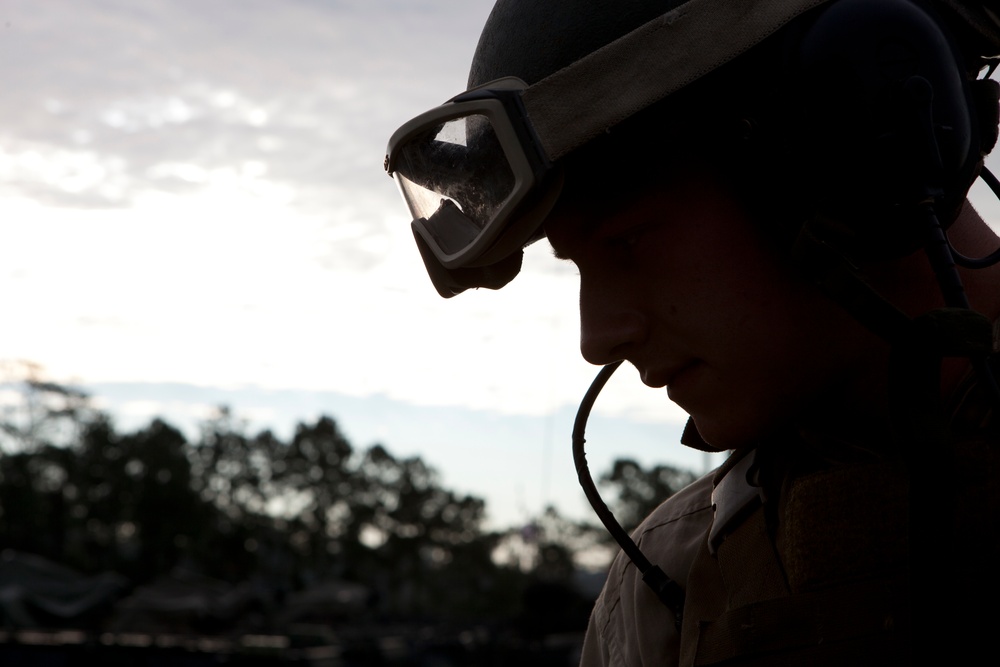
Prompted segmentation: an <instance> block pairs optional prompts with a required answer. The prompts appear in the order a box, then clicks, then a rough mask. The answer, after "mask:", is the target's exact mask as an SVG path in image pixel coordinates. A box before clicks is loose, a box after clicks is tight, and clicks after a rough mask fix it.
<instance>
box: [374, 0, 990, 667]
mask: <svg viewBox="0 0 1000 667" xmlns="http://www.w3.org/2000/svg"><path fill="white" fill-rule="evenodd" d="M986 4H987V3H982V4H980V3H976V2H961V1H959V0H939V1H937V2H915V1H911V0H877V1H876V0H830V1H829V2H823V1H821V0H781V1H778V0H774V1H770V2H769V1H766V0H739V1H737V0H688V1H686V2H677V1H676V0H674V1H669V0H668V1H665V2H655V1H653V0H641V1H635V2H627V3H621V2H609V1H598V0H590V1H587V2H579V1H578V2H569V1H568V0H558V1H556V0H550V1H548V2H534V1H531V0H500V1H499V2H498V3H497V5H496V6H495V8H494V10H493V13H492V14H491V16H490V18H489V20H488V22H487V24H486V27H485V29H484V31H483V34H482V37H481V39H480V42H479V47H478V49H477V51H476V54H475V57H474V60H473V63H472V69H471V74H470V78H469V90H468V91H467V92H466V93H463V94H461V95H459V96H457V97H455V98H453V99H452V100H450V101H449V102H448V103H446V104H445V105H442V106H441V107H439V108H437V109H434V110H431V111H429V112H427V113H425V114H423V115H421V116H418V117H417V118H415V119H414V120H412V121H410V122H409V123H407V124H406V125H404V126H403V127H402V128H400V130H399V131H397V133H396V134H395V135H393V137H392V139H391V140H390V144H389V152H388V155H387V157H386V169H387V171H389V173H390V174H392V175H393V176H394V177H395V178H396V180H397V182H398V183H399V185H400V188H401V190H402V192H403V194H404V197H405V199H406V200H407V203H408V205H409V207H410V210H411V212H412V213H413V217H414V221H413V229H414V236H415V238H416V241H417V245H418V247H419V249H420V252H421V254H422V256H423V258H424V261H425V265H426V266H427V269H428V273H429V274H430V276H431V279H432V281H433V283H434V285H435V287H436V288H437V290H438V291H439V292H440V293H441V294H442V296H445V297H451V296H454V295H456V294H458V293H460V292H462V291H464V290H465V289H468V288H471V287H487V288H493V289H498V288H500V287H502V286H503V285H505V284H506V283H507V282H508V281H510V280H511V279H512V278H513V277H514V276H515V275H516V274H517V272H518V270H519V268H520V260H521V250H522V248H523V247H524V246H525V245H527V244H529V243H532V242H534V241H536V240H539V239H540V238H542V237H545V238H547V239H548V241H549V243H550V244H551V245H552V247H553V250H554V252H555V253H556V256H557V257H560V258H563V259H566V260H568V261H571V262H573V263H574V264H575V265H576V266H577V268H578V269H579V272H580V317H581V349H582V352H583V356H584V357H585V358H586V359H587V360H588V361H590V362H592V363H594V364H599V365H605V364H612V363H616V362H620V361H622V360H625V361H628V362H629V363H631V364H633V365H634V366H636V368H637V369H638V370H639V372H640V375H641V377H642V380H643V382H644V383H646V384H647V385H649V386H651V387H659V388H663V387H665V388H666V390H667V393H668V395H669V397H670V398H671V399H672V400H673V401H675V402H676V403H677V404H678V405H680V406H681V407H682V408H684V409H685V410H686V411H687V412H688V413H689V414H690V416H691V420H690V421H689V424H688V427H687V429H686V430H685V434H684V437H683V442H684V444H686V445H689V446H692V447H697V448H700V449H705V450H710V451H724V450H731V451H732V454H731V455H730V457H729V458H728V460H727V461H726V463H725V464H723V466H721V467H720V469H719V470H717V471H715V472H714V473H713V474H710V475H708V476H706V477H705V478H703V479H701V480H699V481H698V482H695V483H694V484H693V485H691V486H690V487H688V488H686V489H684V490H683V491H681V492H680V493H678V494H677V495H675V496H674V497H672V498H670V499H669V500H668V501H666V502H665V503H664V504H663V505H662V506H661V507H660V508H659V509H657V510H656V511H655V512H654V513H653V514H652V515H651V516H650V517H649V518H647V519H646V521H645V522H644V523H643V524H642V525H641V526H640V527H639V528H638V529H637V531H636V532H635V534H634V536H633V537H634V540H635V543H636V544H637V545H638V547H637V550H638V549H641V554H644V555H645V557H647V558H648V559H649V561H651V562H652V563H655V564H656V565H657V566H658V567H659V570H658V571H662V572H663V573H665V577H664V578H660V579H658V580H657V579H656V578H655V577H645V578H646V579H650V580H651V581H652V583H651V585H650V586H649V587H647V586H646V584H645V583H643V579H644V575H645V574H646V570H647V569H648V568H646V567H645V566H643V565H638V564H637V563H634V562H633V561H632V560H630V557H629V555H628V554H627V553H623V554H622V555H619V557H618V558H617V559H616V561H615V563H614V564H613V566H612V568H611V571H610V573H609V577H608V581H607V583H606V585H605V588H604V591H603V592H602V594H601V597H600V598H599V599H598V601H597V604H596V606H595V609H594V612H593V615H592V617H591V622H590V627H589V629H588V632H587V637H586V644H585V648H584V655H583V664H585V665H675V664H684V665H693V664H698V665H710V664H726V665H730V664H733V665H736V664H740V665H742V664H747V665H750V664H753V665H757V664H760V665H771V664H781V665H788V664H810V665H814V664H831V665H832V664H838V665H839V664H873V665H875V664H877V665H882V664H907V663H910V662H915V661H916V660H917V658H918V657H928V658H931V659H932V661H938V662H948V663H952V662H956V661H959V662H960V661H962V660H963V659H965V658H967V657H968V656H973V655H976V656H977V657H976V659H977V660H978V659H981V658H980V657H978V653H977V652H978V651H980V650H983V649H986V648H988V647H989V644H988V643H987V638H988V634H987V633H986V629H987V628H990V629H992V627H993V622H994V621H996V620H997V616H998V614H997V610H996V607H995V606H996V597H995V596H996V592H997V590H996V583H995V576H994V574H993V570H994V569H995V567H996V564H997V563H998V562H1000V469H998V468H997V465H998V463H1000V457H998V451H997V450H998V447H1000V424H998V420H997V418H996V412H997V410H998V408H1000V391H998V389H997V383H996V372H997V371H996V368H997V367H998V366H1000V364H998V361H997V359H998V355H996V354H995V350H996V349H997V340H998V336H997V334H996V333H995V331H997V330H998V329H997V327H996V326H995V323H996V322H997V321H998V320H1000V267H997V266H996V263H997V260H998V259H1000V253H998V252H996V249H997V246H1000V240H998V239H997V237H996V235H995V234H994V233H993V232H992V231H991V230H990V229H989V227H988V226H987V225H986V224H985V223H984V222H983V220H982V219H981V217H980V216H979V215H978V214H977V213H976V211H974V210H973V208H972V207H971V206H970V205H969V204H968V202H967V201H966V195H967V192H968V189H969V187H970V186H971V184H972V182H973V181H974V180H975V178H976V177H977V176H978V175H979V174H980V173H982V174H983V176H984V178H985V179H988V182H991V187H994V186H995V189H997V190H1000V185H997V184H996V179H995V178H993V177H992V175H990V174H989V173H988V172H986V171H985V170H984V168H983V160H984V157H985V156H986V155H987V154H988V153H989V151H990V150H991V149H992V147H993V145H994V143H995V142H996V138H997V117H998V111H997V85H996V84H995V83H994V82H993V81H991V80H989V79H988V77H985V76H982V73H983V70H984V69H985V68H988V66H989V65H990V63H991V60H990V58H992V57H995V56H997V55H998V54H1000V20H998V19H997V14H996V13H995V12H994V11H992V10H991V9H990V8H988V7H986ZM991 71H992V70H989V72H991ZM979 258H982V259H979ZM956 264H957V265H956ZM631 546H632V547H635V545H631ZM641 554H640V556H641ZM981 603H982V604H981ZM983 604H985V605H992V606H990V607H987V608H985V609H984V608H983ZM970 659H971V658H970ZM992 659H994V660H995V659H996V658H995V651H994V656H993V658H992Z"/></svg>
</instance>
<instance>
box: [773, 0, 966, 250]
mask: <svg viewBox="0 0 1000 667" xmlns="http://www.w3.org/2000/svg"><path fill="white" fill-rule="evenodd" d="M798 34H799V35H800V38H799V42H798V44H797V48H793V49H791V51H790V53H791V62H790V63H789V67H788V72H789V75H790V76H791V77H792V78H793V82H792V83H793V84H794V88H795V89H796V90H797V91H799V93H798V97H797V99H794V100H792V101H791V106H792V107H793V109H794V112H793V113H791V114H789V115H788V117H789V119H790V123H791V124H792V125H793V127H794V129H793V131H792V133H791V136H792V137H795V138H796V140H797V141H798V142H799V143H800V144H801V148H800V150H801V151H805V152H806V153H805V155H806V157H805V158H804V159H805V161H806V162H807V164H808V169H807V173H808V176H807V178H806V179H804V182H803V184H802V185H803V187H804V188H806V189H807V190H808V193H807V194H808V197H809V199H810V200H811V201H813V202H814V203H815V206H816V209H817V212H818V213H819V214H821V215H823V216H825V217H828V218H830V219H835V220H837V221H839V222H840V223H841V224H842V225H844V226H845V227H846V228H847V229H848V230H849V236H853V237H854V242H853V243H852V244H851V245H853V247H851V248H845V251H846V252H847V253H848V254H849V255H851V256H852V257H854V258H856V259H858V260H862V261H864V260H868V259H878V258H883V257H892V256H901V255H905V254H909V253H910V252H913V251H914V250H916V249H917V248H919V247H920V245H921V244H922V238H921V233H920V230H919V228H918V226H917V225H915V224H914V223H913V221H912V207H913V206H915V205H916V204H917V203H919V201H921V200H923V199H926V198H927V197H928V196H933V197H934V199H935V203H936V207H937V209H938V215H939V217H940V218H941V219H942V223H944V224H948V223H950V221H951V217H952V216H953V215H954V212H956V211H957V208H958V206H960V204H961V201H962V200H964V197H965V193H966V192H967V190H968V187H969V185H970V184H971V182H972V179H973V178H974V176H975V171H976V169H977V167H978V164H979V160H980V150H979V149H980V142H979V137H978V131H977V128H976V119H975V115H974V114H973V112H972V107H973V104H972V101H971V94H970V91H969V86H968V83H967V81H966V77H965V74H964V71H963V68H962V66H961V64H960V61H959V59H958V57H957V55H956V52H955V50H954V48H953V46H952V45H951V43H950V41H949V38H948V36H947V35H946V34H945V32H944V30H943V29H942V27H941V26H940V25H939V23H938V22H937V21H936V20H935V19H934V18H932V17H931V16H930V15H929V14H928V13H927V12H926V11H925V10H924V9H922V8H921V7H919V6H918V5H917V4H915V3H914V2H910V1H908V0H879V1H877V2H873V1H872V0H837V1H836V2H834V3H833V4H831V5H829V6H828V7H827V8H825V9H823V10H822V11H820V12H819V13H818V14H817V15H816V17H815V19H814V20H813V22H812V23H811V25H808V26H806V27H805V28H803V29H802V30H801V31H799V33H798Z"/></svg>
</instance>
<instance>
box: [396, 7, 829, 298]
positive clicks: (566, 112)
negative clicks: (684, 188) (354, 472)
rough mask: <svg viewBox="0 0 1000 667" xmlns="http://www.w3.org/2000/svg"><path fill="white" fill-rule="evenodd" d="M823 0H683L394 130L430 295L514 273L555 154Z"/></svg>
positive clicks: (542, 202)
mask: <svg viewBox="0 0 1000 667" xmlns="http://www.w3.org/2000/svg"><path fill="white" fill-rule="evenodd" d="M823 2H825V0H784V1H782V2H774V1H773V0H727V1H725V2H717V1H715V2H713V1H712V0H689V1H688V2H685V3H683V4H681V5H680V6H679V7H677V8H675V9H673V10H671V11H669V12H667V13H665V14H663V15H662V16H660V17H658V18H656V19H654V20H652V21H650V22H649V23H646V24H644V25H642V26H640V27H638V28H637V29H635V30H634V31H632V32H630V33H628V34H626V35H624V36H623V37H621V38H619V39H617V40H615V41H614V42H611V43H610V44H607V45H606V46H604V47H602V48H600V49H598V50H597V51H594V52H592V53H590V54H589V55H587V56H586V57H584V58H582V59H580V60H578V61H576V62H575V63H573V64H571V65H570V66H568V67H565V68H563V69H561V70H559V71H557V72H555V73H554V74H552V75H550V76H548V77H546V78H544V79H542V80H541V81H539V82H538V83H535V84H533V85H531V86H528V85H526V84H525V83H524V82H523V81H521V80H519V79H515V78H510V77H509V78H504V79H498V80H496V81H492V82H489V83H486V84H484V85H482V86H479V87H477V88H473V89H471V90H468V91H466V92H465V93H462V94H460V95H458V96H456V97H454V98H452V99H451V100H449V101H447V102H445V103H444V104H443V105H441V106H439V107H437V108H435V109H432V110H430V111H427V112H425V113H423V114H420V115H419V116H417V117H416V118H414V119H413V120H411V121H409V122H408V123H406V124H404V125H403V126H402V127H400V128H399V129H398V130H397V131H396V132H395V133H394V134H393V135H392V137H391V138H390V139H389V146H388V149H387V151H386V157H385V170H386V172H387V173H388V174H389V175H390V176H392V177H393V178H394V179H395V181H396V184H397V185H398V187H399V190H400V192H401V193H402V195H403V199H404V201H405V202H406V205H407V207H408V208H409V209H410V213H411V215H412V216H413V222H412V229H413V233H414V237H415V239H416V242H417V246H418V248H419V249H420V253H421V255H422V257H423V260H424V264H425V266H426V267H427V272H428V274H429V275H430V277H431V280H432V282H433V283H434V286H435V287H436V288H437V290H438V293H440V294H441V295H442V296H444V297H451V296H454V295H456V294H459V293H461V292H463V291H464V290H466V289H468V288H470V287H488V288H491V289H499V288H500V287H503V286H504V285H506V284H507V283H508V282H510V280H511V279H513V278H514V276H515V275H517V273H518V271H519V270H520V266H521V256H522V252H521V251H522V250H523V248H524V247H525V246H527V245H528V244H530V243H532V242H533V241H536V240H538V239H540V238H542V236H544V228H543V226H542V225H543V222H544V220H545V217H546V216H547V215H548V214H549V212H550V211H551V209H552V207H553V206H554V204H555V202H556V200H557V199H558V196H559V192H560V189H561V185H562V176H561V170H560V169H559V168H558V164H559V162H558V161H559V159H560V158H562V157H563V156H565V155H566V154H567V153H569V152H570V151H572V150H574V149H575V148H578V147H580V146H582V145H584V144H586V143H587V142H589V141H590V140H591V139H593V138H594V137H596V136H597V135H599V134H601V133H603V132H606V131H607V130H609V129H610V128H612V127H614V126H615V125H617V124H618V123H619V122H621V121H622V120H624V119H626V118H628V117H629V116H631V115H633V114H634V113H636V112H638V111H641V110H642V109H644V108H646V107H648V106H649V105H651V104H653V103H654V102H657V101H659V100H660V99H663V98H664V97H666V96H668V95H670V94H671V93H674V92H676V91H677V90H679V89H680V88H682V87H683V86H685V85H687V84H689V83H691V82H693V81H694V80H696V79H698V78H700V77H701V76H703V75H704V74H706V73H707V72H710V71H712V70H714V69H716V68H717V67H719V66H720V65H722V64H724V63H726V62H728V61H729V60H732V59H733V58H735V57H736V56H738V55H739V54H741V53H743V52H744V51H746V50H747V49H749V48H750V47H752V46H753V45H755V44H757V43H758V42H760V41H761V40H763V39H764V38H765V37H767V36H768V35H770V34H772V33H774V32H775V31H777V30H778V29H779V28H781V27H782V26H783V25H785V24H786V23H788V22H789V21H790V20H792V19H793V18H795V17H796V16H798V15H799V14H802V13H803V12H805V11H806V10H808V9H811V8H813V7H815V6H817V5H820V4H823ZM734 25H739V26H740V29H739V30H733V29H732V26H734ZM623 82H624V85H623Z"/></svg>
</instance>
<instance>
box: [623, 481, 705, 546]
mask: <svg viewBox="0 0 1000 667" xmlns="http://www.w3.org/2000/svg"><path fill="white" fill-rule="evenodd" d="M714 474H715V473H714V471H713V472H710V473H708V474H706V475H704V476H703V477H701V478H699V479H697V480H695V481H694V482H691V483H690V484H688V485H687V486H685V487H684V488H683V489H681V490H680V491H678V492H677V493H675V494H674V495H672V496H670V497H669V498H667V499H666V500H665V501H664V502H663V503H661V504H660V506H659V507H657V508H656V509H655V510H653V512H652V513H651V514H650V515H649V516H648V517H646V519H645V520H644V521H643V522H642V523H641V524H639V527H638V528H637V529H636V531H635V534H636V536H637V537H639V536H642V535H643V534H644V533H646V532H649V531H651V530H656V529H657V528H659V527H662V526H664V525H667V524H671V523H674V522H676V521H680V520H682V519H685V518H686V517H692V516H694V515H698V514H699V513H708V515H709V516H710V515H711V509H712V488H713V484H712V478H713V476H714Z"/></svg>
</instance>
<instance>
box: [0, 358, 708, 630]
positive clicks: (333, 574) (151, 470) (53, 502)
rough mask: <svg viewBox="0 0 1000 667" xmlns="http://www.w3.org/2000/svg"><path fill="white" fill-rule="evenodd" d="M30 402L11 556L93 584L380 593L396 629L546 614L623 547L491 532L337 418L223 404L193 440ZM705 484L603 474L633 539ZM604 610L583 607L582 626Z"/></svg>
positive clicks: (1, 527) (592, 527) (2, 541)
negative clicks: (178, 583) (247, 411)
mask: <svg viewBox="0 0 1000 667" xmlns="http://www.w3.org/2000/svg"><path fill="white" fill-rule="evenodd" d="M20 393H21V397H22V398H21V400H18V401H16V402H8V403H7V404H6V407H5V408H4V411H3V413H2V415H0V417H2V419H0V551H3V550H8V549H11V550H16V551H19V552H26V553H31V554H36V555H39V556H43V557H45V558H48V559H51V560H52V561H55V562H57V563H60V564H62V565H65V566H67V567H70V568H73V569H75V570H77V571H79V572H83V573H98V572H106V571H113V572H117V573H119V574H121V575H124V576H125V577H126V578H127V579H128V580H130V581H132V582H135V583H136V584H140V583H143V582H149V581H152V580H154V579H156V578H157V577H160V576H163V575H165V574H168V573H170V572H172V571H175V570H176V569H177V568H186V569H188V570H190V571H195V572H198V573H200V574H202V575H205V576H207V577H213V578H215V579H219V580H222V581H226V582H233V583H235V582H244V581H262V582H267V584H268V585H269V586H271V587H272V588H274V589H275V590H279V591H285V592H292V591H299V590H305V589H308V588H309V587H310V586H312V585H316V584H317V583H319V582H322V581H328V580H331V579H336V580H340V581H346V582H358V583H361V584H364V585H365V586H367V587H368V588H369V589H370V590H371V591H372V595H373V601H372V604H371V613H373V614H378V615H380V617H382V618H400V619H402V618H436V619H459V618H465V619H468V618H472V617H475V618H512V617H518V616H520V617H526V615H529V616H530V614H531V613H535V614H537V613H539V612H538V610H539V606H538V605H537V604H535V605H530V604H528V603H527V602H526V600H530V598H531V595H532V591H535V592H536V593H535V594H536V595H537V591H538V590H545V587H553V586H556V587H562V589H564V590H570V588H571V586H570V584H571V580H572V577H573V574H574V572H576V571H577V570H578V569H579V566H580V563H581V559H582V558H583V557H584V556H585V555H590V556H592V555H593V554H594V553H595V552H598V553H601V554H604V555H605V557H610V555H611V554H613V552H614V551H615V550H616V547H615V546H614V545H612V544H610V543H609V542H610V540H609V539H608V538H607V536H606V535H605V532H604V529H603V528H601V527H599V526H597V525H596V524H595V523H590V522H579V521H571V520H569V519H567V518H565V517H563V516H561V515H560V514H559V513H558V512H557V511H556V510H555V509H554V508H548V509H547V510H546V511H545V512H543V513H542V514H541V515H540V516H539V517H537V518H536V519H535V520H534V521H533V522H531V523H530V524H529V525H527V526H517V527H509V528H504V529H488V528H487V527H486V524H485V517H486V505H485V503H484V501H483V500H482V499H481V498H478V497H476V496H473V495H468V494H463V493H457V492H455V491H453V490H450V489H448V488H446V486H445V485H444V484H442V482H441V479H440V477H439V475H438V474H437V472H436V471H435V469H434V468H433V467H431V466H430V465H428V464H427V463H426V462H425V461H423V460H422V459H420V458H419V457H398V456H394V455H393V454H392V453H391V452H390V450H389V449H388V448H387V447H385V446H384V445H381V444H375V445H372V446H370V447H368V448H366V449H357V448H355V447H354V446H353V445H352V444H351V443H350V442H348V440H347V438H346V437H345V436H344V434H343V432H342V431H341V429H340V427H339V425H338V423H337V421H336V420H335V419H334V418H332V417H330V416H322V417H319V418H318V419H316V420H315V421H313V422H302V423H299V424H298V425H297V426H296V427H295V430H294V434H293V435H292V436H291V437H290V438H281V437H278V436H277V435H275V434H274V433H273V432H272V431H269V430H264V431H260V432H258V433H256V434H251V433H247V432H246V430H245V428H244V427H243V426H242V424H241V422H240V421H239V420H238V419H237V418H236V417H235V416H234V414H233V413H232V412H231V411H230V410H229V409H226V408H220V409H218V411H217V413H216V414H215V415H214V416H213V417H212V418H210V419H208V420H206V421H205V422H204V423H203V424H202V425H201V429H200V434H199V435H198V437H196V438H190V439H189V438H188V437H187V436H185V434H184V433H182V432H181V431H180V430H178V429H177V428H175V427H173V426H171V425H170V424H169V423H167V422H166V421H164V420H162V419H158V418H157V419H153V420H151V421H150V422H149V423H148V424H147V425H146V426H144V427H142V428H139V429H137V430H134V431H131V432H121V431H120V430H118V429H117V428H116V426H115V424H114V422H113V420H112V419H111V417H110V416H109V415H108V414H106V413H105V412H103V411H101V410H98V409H95V408H94V407H93V405H92V402H91V400H90V398H89V397H88V396H87V394H86V393H85V392H82V391H80V390H77V389H75V388H72V387H68V386H65V385H61V384H57V383H52V382H47V381H43V380H39V379H37V378H29V379H28V380H26V381H24V382H23V383H22V384H21V385H20ZM692 480H693V475H692V474H691V473H688V472H685V471H680V470H676V469H674V468H670V467H668V466H658V467H655V468H653V469H643V468H642V467H641V466H639V465H638V464H637V463H635V462H634V461H630V460H619V461H616V462H615V464H614V466H613V468H612V470H610V471H608V472H606V473H605V474H604V475H602V476H601V484H602V485H603V486H604V487H605V489H606V491H607V493H608V498H609V504H610V505H611V507H612V509H614V510H615V512H616V514H617V515H618V517H619V519H620V520H621V521H622V523H623V524H625V525H626V527H633V526H635V525H636V524H637V523H638V521H639V520H640V519H641V517H642V516H644V515H645V514H646V513H647V512H648V511H649V510H650V509H652V508H653V507H655V505H656V504H658V503H659V502H661V501H662V500H663V499H664V498H666V497H667V496H669V495H670V494H671V493H673V492H674V491H676V490H678V489H679V488H681V487H682V486H684V485H685V484H687V483H688V482H690V481H692ZM590 562H593V561H592V559H591V561H590ZM539 587H541V589H539ZM588 602H589V601H587V600H576V601H575V602H574V603H573V604H570V605H569V606H570V607H573V605H574V604H575V605H576V606H575V607H573V608H574V609H575V610H576V611H574V612H573V613H574V614H575V617H574V619H575V620H574V622H577V621H579V618H580V617H582V618H584V619H585V617H586V613H587V612H588V611H589V607H588ZM526 605H527V606H526ZM529 607H530V609H529ZM542 608H544V605H543V606H542ZM532 609H533V610H534V612H532ZM547 622H549V623H551V622H553V619H552V618H548V619H547Z"/></svg>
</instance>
